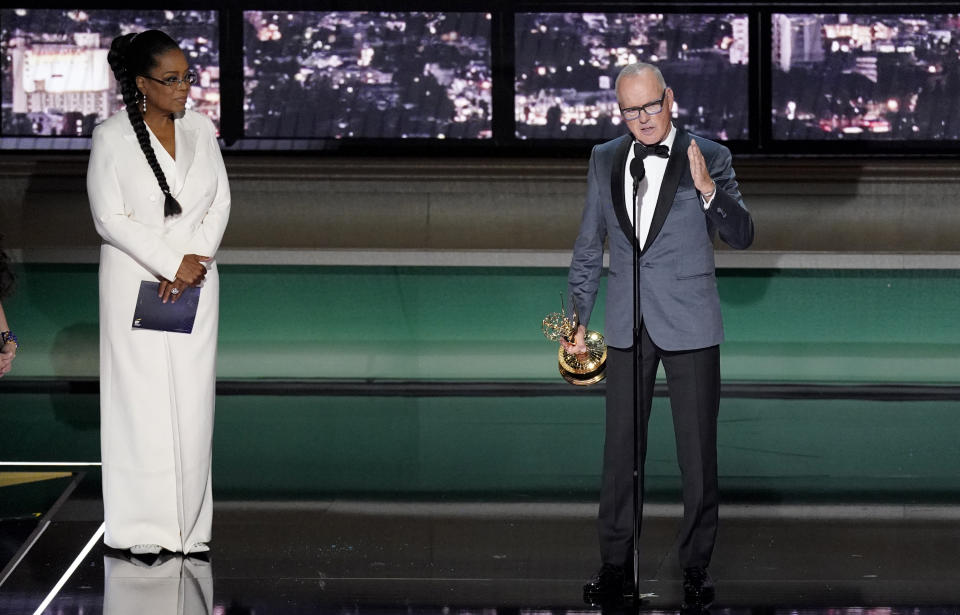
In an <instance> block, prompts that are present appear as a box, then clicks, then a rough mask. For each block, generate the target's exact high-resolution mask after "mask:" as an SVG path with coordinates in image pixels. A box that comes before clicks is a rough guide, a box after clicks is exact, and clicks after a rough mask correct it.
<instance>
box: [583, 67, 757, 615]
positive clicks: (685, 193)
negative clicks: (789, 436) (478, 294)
mask: <svg viewBox="0 0 960 615" xmlns="http://www.w3.org/2000/svg"><path fill="white" fill-rule="evenodd" d="M616 90H617V101H618V103H619V105H620V111H621V115H622V117H623V120H624V123H625V124H626V126H627V128H628V129H629V130H630V134H626V135H624V136H622V137H620V138H617V139H614V140H612V141H608V142H606V143H603V144H601V145H598V146H596V147H594V149H593V152H592V154H591V156H590V170H589V174H588V176H587V197H586V205H585V207H584V211H583V219H582V221H581V223H580V232H579V234H578V236H577V240H576V243H575V244H574V251H573V260H572V262H571V264H570V274H569V293H570V295H571V296H572V297H573V300H574V301H575V302H576V306H577V308H578V310H579V313H580V318H581V322H582V325H581V326H580V329H579V331H578V333H577V335H576V339H575V341H574V343H573V344H567V343H565V346H566V347H567V350H568V351H570V352H574V353H579V352H584V351H585V350H586V347H585V346H584V343H583V334H584V331H585V330H586V324H587V323H588V322H589V320H590V314H591V312H592V311H593V305H594V301H595V299H596V296H597V288H598V286H599V280H600V274H601V269H602V266H603V244H604V241H607V242H608V248H609V251H610V269H609V272H608V274H607V295H606V313H605V317H606V324H605V329H606V330H605V332H604V334H605V337H606V341H607V344H608V346H609V350H608V359H607V372H606V373H607V398H606V439H605V442H604V457H603V478H602V484H601V491H600V513H599V519H598V526H599V534H600V551H601V559H602V563H603V567H602V568H601V569H600V572H599V573H598V574H597V577H596V578H595V579H594V580H593V581H591V582H590V583H587V584H586V585H585V586H584V599H585V600H588V601H590V602H602V601H604V600H606V599H609V598H611V597H613V596H615V595H619V596H622V595H623V593H624V592H625V591H628V590H630V591H632V589H633V575H632V573H631V572H630V571H631V570H632V564H633V562H632V559H633V558H632V551H633V549H632V542H633V533H634V505H633V455H634V413H635V412H636V413H637V421H638V425H639V427H638V431H639V441H638V443H637V444H638V446H639V457H640V460H641V467H640V485H641V487H640V492H641V493H640V498H642V491H643V489H642V485H643V479H642V477H643V467H642V460H643V459H644V458H645V456H646V447H647V423H648V420H649V416H650V408H651V404H652V398H653V387H654V380H655V378H656V374H657V368H658V364H659V363H661V362H662V363H663V367H664V371H665V372H666V377H667V387H668V389H669V393H670V405H671V408H672V411H673V423H674V432H675V436H676V443H677V456H678V459H679V463H680V470H681V475H682V484H683V507H684V514H683V521H682V525H681V528H680V535H679V557H680V565H681V567H682V568H683V576H684V582H683V589H684V602H685V603H686V604H687V605H688V606H695V605H700V606H706V605H708V604H709V603H710V602H712V601H713V596H714V589H713V581H712V580H711V579H710V576H709V574H708V573H707V566H708V565H709V564H710V558H711V555H712V553H713V546H714V541H715V538H716V532H717V508H718V500H719V495H718V489H717V413H718V409H719V403H720V354H719V346H718V344H720V342H721V341H723V326H722V323H721V319H720V299H719V296H718V294H717V282H716V277H715V274H714V257H713V241H714V239H715V237H716V236H717V235H718V234H719V236H720V238H721V239H722V240H723V241H724V242H726V243H727V244H729V245H730V246H732V247H734V248H738V249H743V248H747V247H749V246H750V244H751V243H752V242H753V235H754V228H753V221H752V219H751V217H750V214H749V212H748V211H747V209H746V207H745V206H744V203H743V200H742V198H741V196H740V192H739V190H738V188H737V181H736V179H735V178H734V172H733V168H732V166H731V157H730V151H729V150H728V149H727V148H726V147H724V146H722V145H719V144H717V143H714V142H712V141H708V140H707V139H703V138H701V137H696V136H693V135H691V134H689V133H687V132H686V131H685V130H683V129H682V128H677V127H675V126H673V124H672V122H671V120H670V116H671V109H672V107H673V102H674V98H673V91H672V90H671V89H670V88H669V87H667V86H666V84H665V82H664V79H663V76H662V75H661V74H660V71H659V70H658V69H657V68H656V67H655V66H652V65H649V64H631V65H629V66H627V67H625V68H624V69H623V70H622V71H621V72H620V75H619V76H618V77H617V85H616ZM631 171H633V173H631ZM634 176H638V177H639V181H635V179H634ZM634 195H636V196H634ZM634 199H636V209H637V211H638V212H639V215H638V217H639V224H638V225H636V227H635V225H634V223H633V218H634ZM634 249H636V252H634ZM635 253H636V255H637V268H638V269H637V271H638V275H637V294H636V295H634V281H633V271H634V269H633V268H634V263H633V258H634V254H635ZM634 305H636V306H637V311H636V314H635V315H634V314H633V313H632V312H633V306H634ZM634 345H638V347H639V349H638V350H639V357H640V359H639V372H640V398H639V407H634V397H633V386H634V373H633V347H634Z"/></svg>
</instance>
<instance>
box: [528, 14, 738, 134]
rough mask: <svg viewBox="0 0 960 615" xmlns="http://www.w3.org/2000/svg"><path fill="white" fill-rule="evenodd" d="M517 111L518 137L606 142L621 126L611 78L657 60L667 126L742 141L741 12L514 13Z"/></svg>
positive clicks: (621, 130) (623, 131) (622, 129)
mask: <svg viewBox="0 0 960 615" xmlns="http://www.w3.org/2000/svg"><path fill="white" fill-rule="evenodd" d="M514 30H515V36H516V45H515V48H516V59H515V88H514V117H515V120H516V136H517V137H518V138H520V139H537V138H549V139H568V138H575V139H592V140H601V139H610V138H613V137H616V136H619V135H621V134H624V133H625V132H626V127H625V126H623V124H622V120H621V118H620V110H619V107H618V105H617V96H616V91H615V90H614V81H615V79H616V76H617V73H618V72H619V71H620V69H621V68H622V67H623V66H625V65H627V64H630V63H633V62H637V61H641V62H648V63H651V64H655V65H657V67H658V68H660V70H661V72H662V73H663V75H664V78H665V80H666V82H667V85H668V86H669V87H670V88H672V89H673V91H674V95H675V99H676V103H675V105H674V108H673V109H671V110H670V112H671V113H672V114H673V120H674V123H675V124H677V125H678V126H680V127H683V128H686V129H687V130H689V131H691V132H693V133H695V134H698V135H700V136H703V137H708V138H713V139H719V140H721V141H725V140H731V139H748V138H749V136H750V135H749V130H748V127H749V101H750V98H751V97H750V94H749V91H748V77H749V75H748V70H749V69H748V65H749V49H750V44H749V18H748V16H747V15H746V14H732V13H727V14H699V13H689V14H664V13H638V14H626V13H517V14H516V18H515V28H514Z"/></svg>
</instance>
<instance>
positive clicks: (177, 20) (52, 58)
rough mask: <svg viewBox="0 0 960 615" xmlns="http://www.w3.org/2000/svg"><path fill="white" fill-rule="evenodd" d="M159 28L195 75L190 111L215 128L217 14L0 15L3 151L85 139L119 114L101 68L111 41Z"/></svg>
mask: <svg viewBox="0 0 960 615" xmlns="http://www.w3.org/2000/svg"><path fill="white" fill-rule="evenodd" d="M150 29H158V30H163V31H164V32H166V33H167V34H169V35H170V36H171V37H173V38H174V40H176V41H177V42H179V44H180V48H181V49H182V50H183V52H184V54H185V55H186V57H187V62H188V63H190V65H191V66H192V67H193V68H194V69H195V70H196V71H197V72H198V73H199V75H200V80H199V81H198V83H197V84H196V85H194V86H192V87H191V89H190V98H189V99H188V102H187V105H188V108H192V109H194V110H196V111H199V112H201V113H204V114H206V115H208V116H209V117H210V118H211V119H212V120H213V121H214V123H215V124H217V125H218V126H219V122H220V46H219V40H218V39H219V26H218V23H217V11H139V10H61V9H0V48H2V49H0V51H2V53H3V58H4V61H3V70H2V91H3V96H2V107H3V112H2V135H3V136H4V146H5V147H17V146H18V142H19V143H22V144H26V146H28V147H32V144H36V143H37V141H35V140H29V139H8V138H7V137H28V136H33V137H89V135H90V133H91V132H92V131H93V128H94V126H96V125H97V124H98V123H100V122H102V121H103V120H105V119H106V118H108V117H109V116H110V115H112V114H113V113H114V112H116V111H119V110H121V109H123V100H122V98H121V97H120V92H119V89H118V88H117V86H116V81H115V80H114V78H113V72H112V71H111V70H110V66H109V64H107V53H108V52H109V50H110V43H111V42H112V41H113V39H114V38H115V37H117V36H120V35H122V34H127V33H129V32H140V31H143V30H150Z"/></svg>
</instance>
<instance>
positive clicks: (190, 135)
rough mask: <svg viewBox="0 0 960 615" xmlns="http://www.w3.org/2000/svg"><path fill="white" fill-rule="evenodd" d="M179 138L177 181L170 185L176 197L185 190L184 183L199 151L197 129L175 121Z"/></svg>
mask: <svg viewBox="0 0 960 615" xmlns="http://www.w3.org/2000/svg"><path fill="white" fill-rule="evenodd" d="M175 125H176V135H177V136H176V138H177V181H176V184H175V185H174V186H171V187H170V190H171V191H172V193H173V196H174V197H176V196H177V195H178V194H180V191H181V190H183V184H184V182H186V179H187V173H188V172H189V171H190V166H191V165H192V164H193V159H194V157H195V155H196V152H197V144H198V139H197V129H196V128H183V129H181V128H180V123H179V122H175Z"/></svg>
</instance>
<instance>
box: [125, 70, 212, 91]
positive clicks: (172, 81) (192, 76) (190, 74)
mask: <svg viewBox="0 0 960 615" xmlns="http://www.w3.org/2000/svg"><path fill="white" fill-rule="evenodd" d="M140 76H141V77H143V78H144V79H149V80H150V81H156V82H157V83H162V84H163V85H165V86H167V87H168V88H178V87H180V85H181V84H183V83H186V84H187V85H193V84H194V83H196V82H197V81H199V80H200V76H199V75H198V74H197V73H196V72H194V71H192V70H191V71H187V74H185V75H184V76H183V79H180V78H179V77H173V76H170V77H167V78H166V79H157V78H156V77H151V76H150V75H140Z"/></svg>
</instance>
